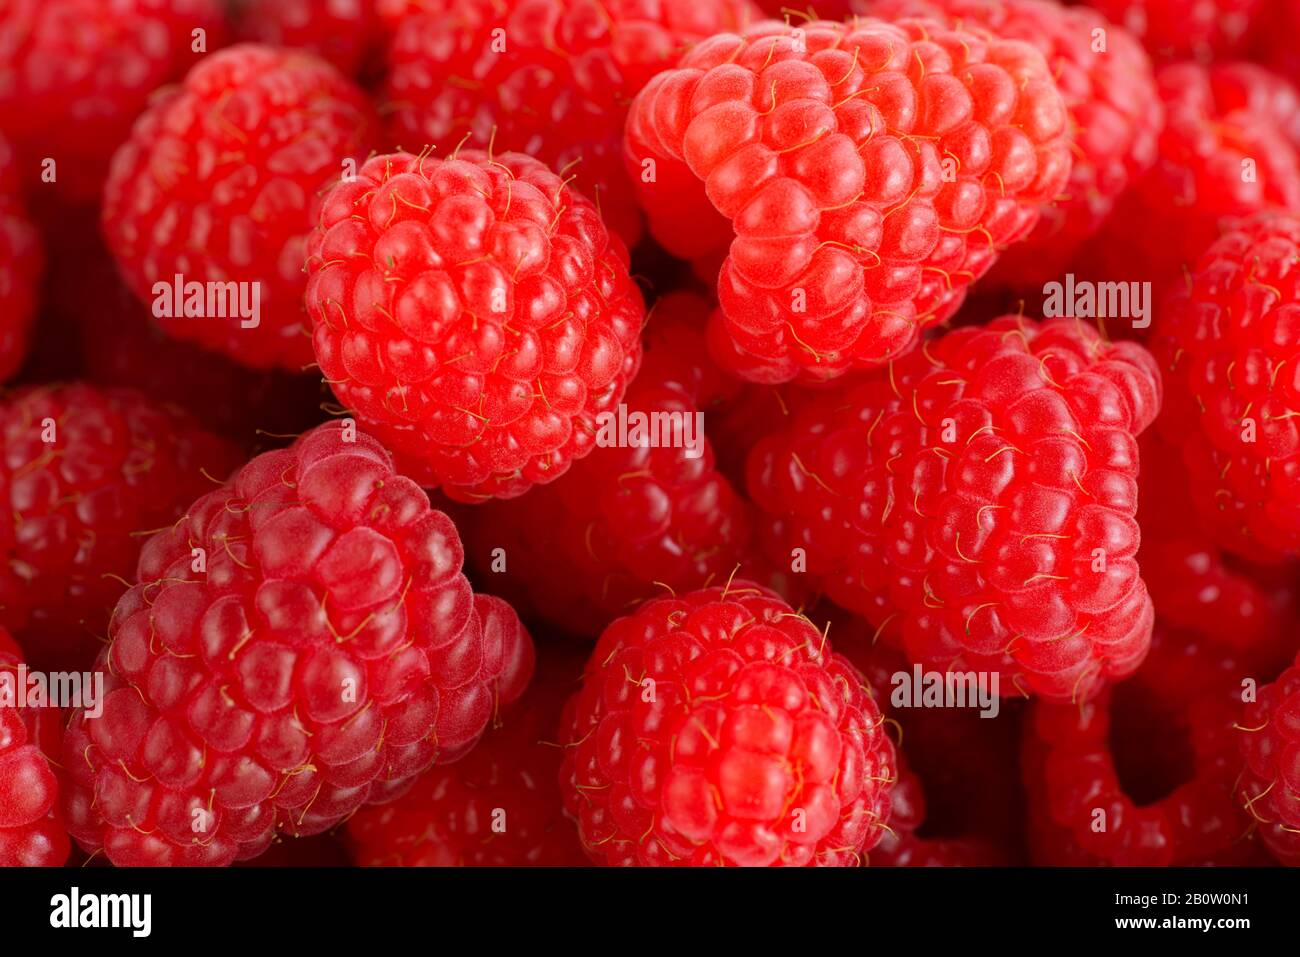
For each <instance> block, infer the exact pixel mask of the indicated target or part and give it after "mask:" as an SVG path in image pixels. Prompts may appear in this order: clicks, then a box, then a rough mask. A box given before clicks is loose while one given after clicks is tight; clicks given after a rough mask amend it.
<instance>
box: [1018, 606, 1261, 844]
mask: <svg viewBox="0 0 1300 957" xmlns="http://www.w3.org/2000/svg"><path fill="white" fill-rule="evenodd" d="M1158 634H1159V632H1158ZM1216 655H1222V652H1216V651H1215V649H1214V648H1213V647H1212V646H1210V645H1206V644H1203V643H1198V642H1197V640H1196V639H1189V638H1188V637H1186V636H1178V635H1173V634H1170V633H1165V634H1164V635H1163V637H1162V638H1161V639H1159V640H1157V641H1156V642H1155V643H1154V645H1153V650H1152V654H1151V659H1150V660H1149V662H1148V664H1147V666H1146V668H1144V669H1143V671H1142V672H1140V673H1139V675H1138V676H1137V677H1136V678H1135V679H1133V681H1130V682H1126V683H1124V684H1122V685H1120V686H1118V687H1116V688H1114V689H1113V690H1108V691H1107V692H1105V693H1104V694H1103V695H1102V696H1101V697H1099V698H1098V699H1097V700H1095V701H1090V702H1085V703H1084V704H1082V705H1081V706H1079V705H1058V704H1051V703H1048V702H1034V703H1032V704H1031V705H1030V713H1029V716H1028V718H1027V720H1026V724H1025V748H1024V774H1025V784H1026V787H1027V789H1028V791H1029V798H1030V807H1031V809H1033V811H1034V814H1033V818H1032V820H1031V825H1030V827H1031V836H1032V837H1033V839H1034V843H1035V845H1036V850H1037V854H1036V856H1037V858H1038V860H1039V863H1045V864H1073V865H1076V866H1077V865H1081V864H1089V865H1097V864H1102V863H1104V864H1112V865H1116V866H1153V867H1163V866H1169V865H1190V864H1205V863H1220V864H1232V863H1243V862H1246V861H1250V860H1252V858H1253V855H1257V853H1258V852H1257V849H1256V848H1255V847H1254V844H1253V842H1249V841H1242V836H1243V835H1245V833H1246V831H1247V823H1248V818H1247V817H1246V816H1245V815H1244V813H1243V812H1242V811H1241V809H1240V808H1238V807H1236V806H1235V805H1234V802H1233V798H1232V786H1233V780H1234V779H1235V777H1236V775H1237V770H1238V764H1239V762H1237V761H1236V756H1235V753H1234V747H1233V746H1234V745H1235V740H1234V737H1233V730H1232V729H1233V725H1234V722H1235V721H1236V720H1237V718H1238V715H1239V713H1240V710H1241V699H1240V694H1241V675H1240V669H1239V667H1238V666H1237V665H1235V664H1233V663H1232V662H1231V661H1230V660H1224V659H1222V658H1217V657H1215V656H1216ZM1178 656H1184V657H1185V658H1186V659H1187V660H1188V661H1190V662H1195V663H1196V668H1195V669H1194V670H1192V672H1191V675H1190V676H1189V677H1190V678H1191V679H1192V680H1190V682H1189V683H1184V684H1182V685H1180V686H1178V687H1177V688H1176V690H1177V693H1178V698H1177V700H1172V701H1171V700H1169V698H1168V696H1167V694H1164V695H1162V694H1158V693H1153V691H1152V690H1151V689H1150V688H1148V687H1146V686H1145V685H1144V683H1145V680H1146V676H1147V675H1148V674H1150V675H1152V676H1155V678H1156V680H1157V681H1158V680H1159V679H1160V676H1161V673H1162V671H1163V670H1164V668H1165V667H1166V663H1167V662H1168V661H1169V660H1170V659H1171V658H1175V657H1178ZM1125 749H1127V750H1129V751H1135V752H1136V753H1135V754H1134V755H1132V756H1130V757H1129V759H1128V760H1126V761H1122V760H1121V759H1122V758H1123V757H1124V750H1125ZM1126 769H1132V770H1131V771H1130V772H1129V773H1127V774H1126V773H1124V772H1125V771H1126Z"/></svg>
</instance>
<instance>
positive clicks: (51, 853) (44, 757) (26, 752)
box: [0, 626, 72, 867]
mask: <svg viewBox="0 0 1300 957" xmlns="http://www.w3.org/2000/svg"><path fill="white" fill-rule="evenodd" d="M22 663H23V655H22V650H21V649H20V648H19V647H18V644H17V643H16V642H15V641H14V640H13V636H11V635H10V634H9V633H8V632H7V631H5V630H4V628H3V627H2V626H0V678H2V679H3V680H4V682H5V684H6V686H7V687H9V689H10V691H16V689H17V683H18V681H19V673H18V668H19V666H20V665H21V664H22ZM61 726H62V721H61V720H60V712H59V710H58V709H57V708H40V709H34V708H17V707H14V706H13V705H11V704H8V703H5V702H0V867H59V866H61V865H62V864H63V863H64V862H65V861H67V859H68V853H69V852H70V851H71V849H72V842H71V841H69V840H68V832H67V828H66V827H64V823H63V810H62V808H61V807H60V805H59V780H58V778H57V776H56V775H55V773H54V767H57V766H58V765H57V761H58V758H59V755H60V753H61V750H60V747H59V735H60V732H61ZM51 758H53V760H54V766H53V767H52V766H51Z"/></svg>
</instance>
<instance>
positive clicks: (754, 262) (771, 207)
mask: <svg viewBox="0 0 1300 957" xmlns="http://www.w3.org/2000/svg"><path fill="white" fill-rule="evenodd" d="M626 150H627V160H628V168H629V170H630V171H631V172H632V175H633V178H634V179H635V180H636V182H637V186H638V191H639V198H640V201H641V203H642V206H643V207H644V208H645V209H646V211H647V213H648V215H649V217H650V222H651V229H652V231H653V232H654V234H655V237H656V238H657V239H659V241H660V242H661V243H663V244H664V245H665V246H666V247H667V248H668V249H669V250H670V251H672V252H674V253H675V254H676V255H679V256H683V257H690V258H703V259H709V258H712V257H717V256H718V255H719V254H720V252H721V250H722V249H725V248H726V247H728V245H729V247H730V249H729V254H728V255H727V258H726V260H725V262H723V265H722V267H721V271H720V273H719V275H718V292H719V298H720V300H721V303H722V321H723V323H724V326H725V329H724V330H723V332H722V334H721V335H720V337H719V338H720V341H721V342H722V344H723V346H724V348H722V349H721V350H719V358H720V360H721V361H723V362H724V364H725V365H726V366H727V367H728V368H730V369H731V370H732V371H735V372H737V373H738V374H740V375H742V376H744V377H745V378H749V379H753V380H755V381H762V382H782V381H787V380H790V379H793V378H795V377H796V375H799V374H801V373H802V374H803V375H804V376H805V377H812V378H819V379H820V378H831V377H834V376H837V375H840V374H842V373H844V372H846V371H848V370H850V369H853V368H864V367H870V366H873V365H879V364H881V363H884V362H886V361H888V360H889V359H891V358H893V357H895V356H897V355H900V354H902V353H904V352H905V351H907V350H908V349H909V348H911V347H912V346H913V344H914V343H915V342H916V340H917V335H918V332H919V331H920V330H921V329H922V328H924V327H925V326H928V325H932V324H934V323H936V322H939V321H941V320H944V319H947V318H948V317H950V316H951V315H952V314H953V313H954V312H956V310H957V308H958V306H959V305H960V304H961V301H962V298H963V296H964V295H965V290H966V286H967V285H968V284H969V283H970V282H971V281H973V280H974V279H976V278H978V277H979V276H981V275H983V274H984V273H985V272H987V271H988V269H989V267H990V266H991V265H992V264H993V261H994V259H995V258H996V256H997V251H998V249H999V248H1000V247H1003V246H1006V245H1009V244H1010V243H1012V242H1015V241H1017V240H1020V239H1022V238H1024V237H1025V236H1026V235H1028V233H1029V232H1030V230H1032V229H1033V227H1034V225H1035V223H1036V222H1037V219H1038V214H1039V206H1040V205H1041V204H1042V203H1044V202H1047V201H1049V200H1051V199H1052V198H1053V197H1055V196H1056V194H1057V193H1059V192H1060V191H1061V189H1062V188H1063V187H1064V185H1065V182H1066V178H1067V177H1068V175H1069V172H1070V153H1069V144H1068V136H1067V125H1066V112H1065V108H1064V106H1063V104H1062V101H1061V96H1060V94H1059V93H1058V92H1057V90H1056V87H1055V84H1054V83H1053V82H1052V78H1051V75H1050V73H1049V72H1048V68H1047V64H1046V63H1045V62H1044V60H1043V58H1042V56H1041V54H1039V53H1038V51H1036V50H1034V49H1033V48H1032V47H1031V46H1029V45H1028V44H1025V43H1021V42H1019V41H1013V40H1000V39H996V38H995V39H991V40H986V39H984V38H983V37H980V36H976V35H975V34H973V33H969V32H964V31H958V30H949V29H947V28H945V27H943V26H942V25H941V24H939V23H937V22H934V21H922V20H905V21H901V22H900V23H898V24H890V23H886V22H883V21H879V20H872V19H867V20H856V21H854V23H852V24H850V25H845V24H839V23H830V22H821V21H815V22H811V23H807V24H802V25H801V26H800V27H799V29H798V30H797V31H796V30H793V29H792V28H790V27H787V26H786V25H785V24H780V23H776V22H773V21H765V22H763V23H760V24H757V25H755V26H754V27H751V28H749V29H748V30H746V31H744V33H743V34H742V35H739V36H737V35H731V34H726V35H721V36H716V37H713V38H712V39H710V40H708V41H705V42H704V43H701V44H699V45H698V46H696V47H695V48H694V49H692V50H691V51H690V52H689V53H687V54H686V56H685V57H684V58H683V59H682V61H681V64H680V66H679V68H678V69H676V70H670V71H667V72H664V73H661V74H659V75H658V76H657V77H655V78H654V80H652V81H651V82H650V84H649V85H648V86H647V87H646V88H645V89H644V90H642V92H641V93H640V94H639V95H638V96H637V99H636V101H635V102H634V103H633V105H632V110H631V113H630V115H629V117H628V126H627V136H626Z"/></svg>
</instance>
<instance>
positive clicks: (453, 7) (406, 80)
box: [383, 0, 760, 246]
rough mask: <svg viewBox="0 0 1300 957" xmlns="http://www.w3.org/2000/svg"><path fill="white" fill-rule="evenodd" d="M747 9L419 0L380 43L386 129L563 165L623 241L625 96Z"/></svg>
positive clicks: (662, 3) (636, 1) (631, 215)
mask: <svg viewBox="0 0 1300 957" xmlns="http://www.w3.org/2000/svg"><path fill="white" fill-rule="evenodd" d="M759 18H760V14H759V12H758V11H757V9H755V8H754V7H753V6H752V4H751V3H750V2H749V0H513V2H509V3H507V2H505V0H424V2H423V3H421V4H420V5H419V6H418V8H417V9H415V10H414V11H412V12H409V13H407V14H406V15H405V16H403V17H402V18H401V20H400V21H399V23H398V26H397V28H396V31H395V33H394V36H393V39H392V42H391V43H390V44H389V47H388V56H387V62H388V67H389V69H388V74H387V78H386V82H385V85H384V92H383V96H384V98H385V100H387V101H388V109H389V110H390V111H391V119H390V122H389V136H390V139H392V141H393V142H394V143H396V144H398V145H399V146H401V147H403V148H406V149H410V150H419V149H421V148H423V147H425V146H427V145H432V146H434V147H436V149H437V151H438V152H439V153H440V154H441V153H444V152H448V151H450V150H452V149H455V148H456V147H457V146H459V145H461V144H462V143H463V142H464V141H466V139H468V141H469V143H468V145H471V146H477V147H480V148H486V147H488V146H490V145H491V144H492V143H494V142H495V144H496V147H497V149H506V150H516V151H518V152H520V153H527V154H529V155H530V156H535V157H537V158H538V159H539V160H541V161H542V162H543V163H545V164H546V165H548V166H550V167H551V168H552V169H556V170H563V171H564V173H565V175H566V176H568V175H572V177H573V178H574V181H575V185H576V186H577V188H578V189H579V190H581V191H582V192H583V193H584V194H585V195H587V196H589V197H590V198H591V199H592V200H593V201H595V202H596V203H597V205H598V206H599V208H600V211H601V214H602V216H603V217H604V219H605V222H606V223H608V224H609V227H610V229H611V230H613V231H615V232H617V233H618V234H619V235H620V236H621V237H622V238H623V239H624V241H625V242H627V244H628V245H629V246H632V245H634V244H635V243H636V240H637V238H638V237H639V235H640V233H641V216H640V213H639V212H638V210H637V205H636V200H635V198H634V197H633V195H632V189H631V186H630V184H629V183H628V181H627V176H626V174H625V173H624V172H623V153H622V139H623V123H624V120H625V118H626V116H627V108H628V104H629V103H630V102H631V101H632V97H633V96H635V95H636V93H637V92H638V91H639V90H640V89H641V88H642V87H643V86H645V84H646V83H647V82H648V81H649V80H650V78H651V77H653V76H654V75H655V74H656V73H658V72H659V71H661V70H666V69H668V68H670V67H672V66H673V65H674V64H675V63H676V61H677V59H678V57H679V56H680V55H681V53H682V51H683V50H684V49H685V48H686V47H687V46H689V45H690V44H691V43H695V42H698V41H700V40H703V39H705V38H706V37H710V36H712V35H713V34H715V33H722V32H723V31H726V30H737V29H740V28H741V27H743V26H745V25H746V24H748V23H750V22H752V21H755V20H758V19H759Z"/></svg>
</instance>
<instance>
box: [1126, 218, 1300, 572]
mask: <svg viewBox="0 0 1300 957" xmlns="http://www.w3.org/2000/svg"><path fill="white" fill-rule="evenodd" d="M1298 265H1300V217H1296V216H1292V215H1290V214H1277V215H1273V214H1269V213H1265V214H1261V215H1260V216H1258V217H1255V218H1253V219H1250V220H1249V221H1245V222H1243V223H1241V224H1239V226H1238V227H1237V228H1235V229H1233V230H1232V231H1231V232H1228V233H1226V234H1225V235H1224V236H1223V237H1222V238H1221V239H1219V240H1218V241H1217V242H1215V243H1214V244H1213V245H1212V246H1211V247H1210V248H1209V249H1208V250H1206V252H1205V255H1204V256H1202V257H1201V259H1200V261H1199V262H1198V263H1197V264H1196V267H1195V269H1194V270H1193V272H1192V274H1191V276H1190V279H1189V282H1188V284H1187V286H1185V287H1184V288H1183V289H1181V290H1179V291H1177V292H1176V293H1175V294H1174V296H1173V297H1172V298H1171V299H1170V300H1169V302H1168V303H1167V304H1166V305H1165V308H1164V309H1163V310H1162V312H1161V313H1160V315H1159V316H1158V318H1157V323H1156V329H1155V334H1154V338H1153V342H1152V348H1153V350H1154V352H1155V355H1156V357H1157V359H1158V360H1159V361H1160V364H1161V371H1162V372H1163V373H1164V376H1165V381H1166V385H1167V395H1168V410H1167V412H1166V414H1165V415H1164V416H1163V417H1162V419H1161V434H1162V435H1163V436H1164V437H1165V438H1166V439H1167V440H1168V441H1169V442H1171V443H1172V444H1173V445H1174V446H1175V447H1176V448H1179V449H1180V450H1181V457H1182V464H1183V466H1184V469H1185V476H1186V478H1185V479H1184V481H1185V482H1187V483H1188V487H1189V488H1190V489H1191V496H1192V500H1193V502H1194V503H1195V505H1196V511H1197V514H1198V515H1199V517H1200V520H1201V522H1202V523H1203V524H1204V525H1205V527H1206V528H1208V529H1209V530H1210V531H1211V532H1212V533H1213V535H1214V538H1215V541H1216V542H1218V543H1219V544H1220V545H1222V546H1223V547H1224V548H1227V549H1229V550H1231V551H1233V552H1235V553H1237V554H1240V555H1243V556H1245V557H1247V558H1252V559H1255V560H1264V561H1269V560H1272V561H1277V560H1280V559H1282V558H1284V557H1287V556H1294V555H1296V554H1300V426H1298V425H1297V424H1296V417H1297V414H1298V413H1297V411H1296V410H1297V409H1300V379H1298V378H1297V377H1296V376H1295V374H1294V373H1295V368H1296V364H1297V359H1300V346H1298V345H1297V343H1298V342H1300V338H1298V337H1300V269H1298V268H1297V266H1298Z"/></svg>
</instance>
